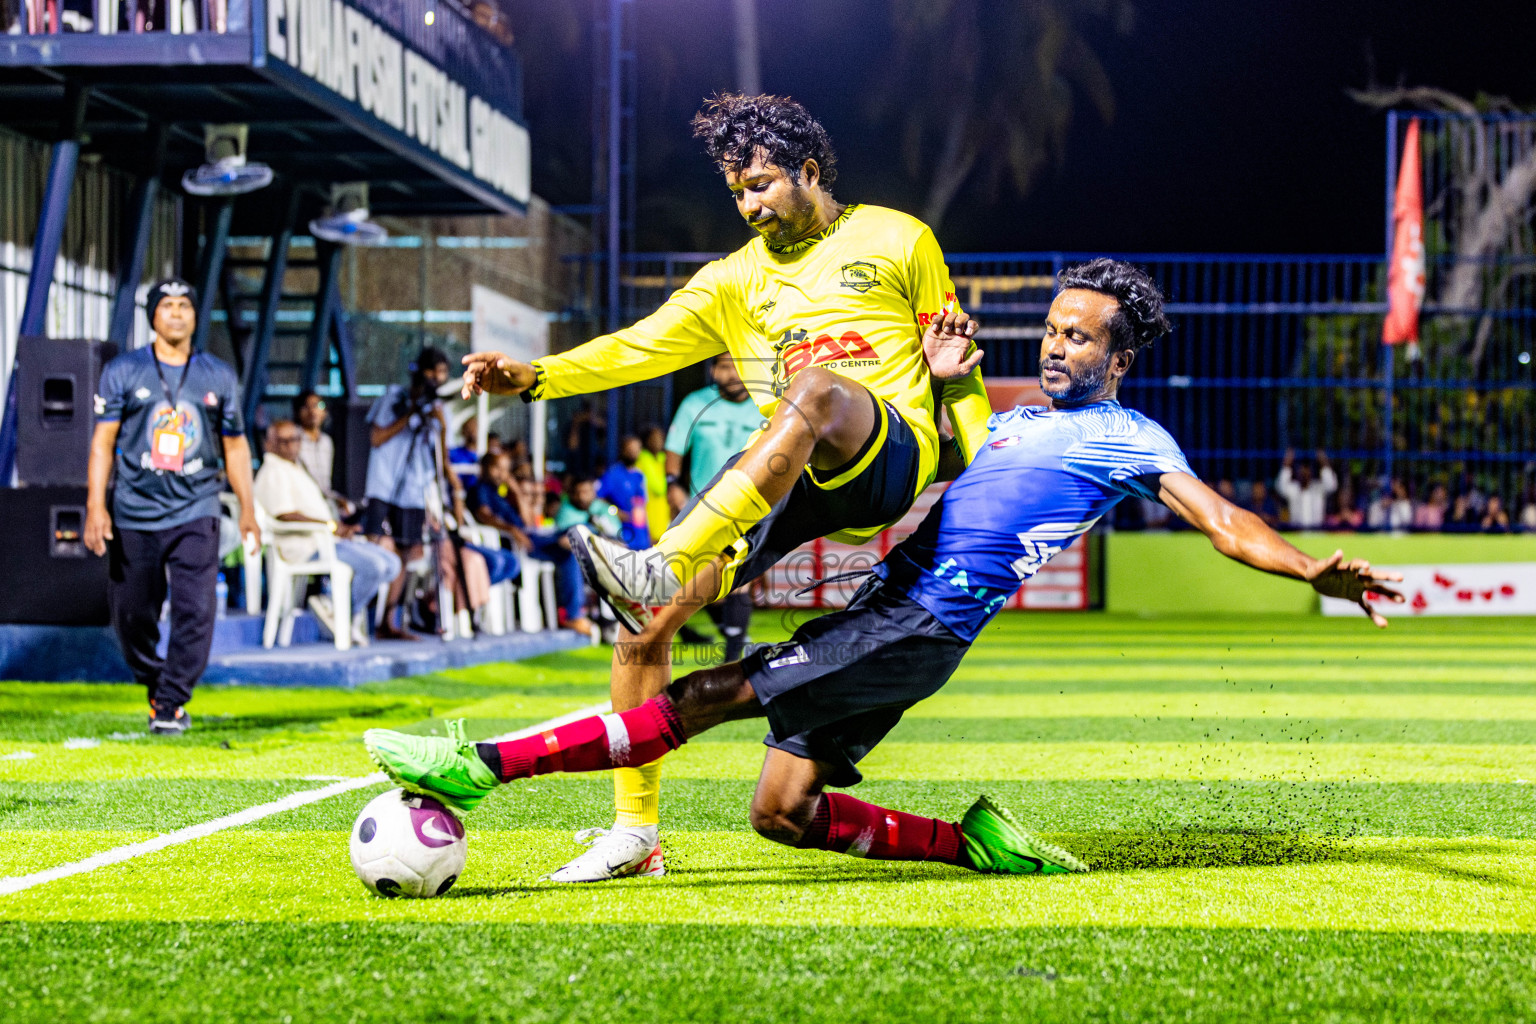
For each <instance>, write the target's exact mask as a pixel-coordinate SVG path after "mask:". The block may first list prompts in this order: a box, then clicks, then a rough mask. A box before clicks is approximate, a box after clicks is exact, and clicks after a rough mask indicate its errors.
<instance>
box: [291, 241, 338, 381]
mask: <svg viewBox="0 0 1536 1024" xmlns="http://www.w3.org/2000/svg"><path fill="white" fill-rule="evenodd" d="M315 245H316V246H318V249H317V251H316V252H315V262H316V263H318V264H319V265H320V288H319V290H318V292H317V293H316V295H315V319H314V321H313V322H312V323H311V324H310V325H309V347H308V348H307V349H305V352H304V376H303V377H302V378H301V379H300V381H299V387H300V388H301V389H303V390H306V391H307V390H311V389H313V388H314V387H315V385H316V384H318V383H319V381H320V367H321V366H322V365H323V364H324V363H325V357H326V355H327V353H328V352H329V351H330V345H331V321H332V320H334V319H335V318H336V317H337V315H338V314H339V312H340V310H339V307H340V305H341V293H340V290H339V289H337V288H336V287H334V282H335V279H336V276H337V273H338V272H339V271H340V269H341V246H339V245H333V244H331V243H330V242H323V241H320V240H319V239H316V240H315Z"/></svg>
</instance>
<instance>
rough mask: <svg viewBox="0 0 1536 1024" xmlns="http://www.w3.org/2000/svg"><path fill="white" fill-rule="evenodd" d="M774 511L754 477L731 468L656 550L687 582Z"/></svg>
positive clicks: (670, 531)
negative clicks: (701, 567) (759, 490)
mask: <svg viewBox="0 0 1536 1024" xmlns="http://www.w3.org/2000/svg"><path fill="white" fill-rule="evenodd" d="M770 511H772V507H771V506H770V505H769V504H768V502H767V501H766V500H764V498H763V496H762V495H761V494H759V493H758V490H757V485H756V484H754V483H753V482H752V478H751V477H749V476H747V474H745V473H743V472H742V471H741V470H739V469H728V470H726V471H725V474H724V475H723V476H721V477H720V481H719V483H717V484H715V486H713V487H711V488H710V489H709V490H707V491H705V492H704V493H703V494H702V495H700V496H699V500H698V503H697V504H695V505H694V506H693V509H692V510H691V511H689V513H688V515H687V516H686V517H684V519H683V520H682V522H680V523H675V524H673V526H672V528H671V529H669V530H668V531H667V532H666V533H664V534H662V535H661V540H659V541H657V542H656V549H657V550H658V551H661V552H663V553H664V554H665V555H666V556H667V564H668V565H670V566H673V567H674V571H676V572H677V576H678V579H679V580H681V581H682V582H683V583H687V582H688V581H689V580H691V579H692V578H693V576H694V574H695V573H696V572H697V571H698V567H700V566H703V565H705V564H707V563H708V562H710V561H711V560H712V559H714V557H715V556H716V555H718V554H720V553H721V552H722V551H724V550H725V549H726V548H728V547H730V546H731V545H732V544H734V543H736V541H737V540H738V539H739V538H740V537H741V535H742V534H743V533H745V532H746V531H747V530H748V529H750V528H751V527H752V526H753V525H755V524H757V523H759V522H761V521H762V520H763V519H764V518H766V517H767V515H768V513H769V512H770Z"/></svg>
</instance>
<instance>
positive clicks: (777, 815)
mask: <svg viewBox="0 0 1536 1024" xmlns="http://www.w3.org/2000/svg"><path fill="white" fill-rule="evenodd" d="M797 810H798V808H795V807H788V806H785V805H783V804H781V803H778V802H777V801H771V800H770V801H764V800H762V799H757V800H753V801H752V830H753V831H754V832H756V833H757V834H758V835H760V836H762V837H763V838H764V839H771V840H772V841H773V842H775V843H782V844H784V845H785V846H798V845H800V839H801V837H802V836H804V835H805V823H804V822H802V821H801V820H800V817H801V816H800V815H799V814H798V813H797Z"/></svg>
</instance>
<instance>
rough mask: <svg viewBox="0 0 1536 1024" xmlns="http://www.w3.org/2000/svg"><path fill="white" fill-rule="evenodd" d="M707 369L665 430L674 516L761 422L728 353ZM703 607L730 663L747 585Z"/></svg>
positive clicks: (740, 640)
mask: <svg viewBox="0 0 1536 1024" xmlns="http://www.w3.org/2000/svg"><path fill="white" fill-rule="evenodd" d="M710 373H711V375H712V376H713V378H714V381H715V382H714V384H712V385H710V386H709V387H706V388H700V389H699V390H697V391H695V392H693V393H692V394H691V395H689V396H688V397H686V398H684V399H683V401H682V403H681V404H680V405H679V406H678V407H677V415H676V416H674V417H673V418H672V427H671V429H670V430H668V431H667V443H666V450H667V504H668V505H669V506H671V509H672V514H673V515H674V516H675V515H677V513H678V512H680V511H681V510H682V507H683V505H684V504H686V503H687V501H688V499H689V498H691V497H693V495H695V494H697V493H698V492H699V490H700V489H702V488H703V487H705V486H706V485H708V483H709V482H710V481H711V480H713V479H714V478H715V474H716V473H718V472H720V469H721V467H722V466H724V465H725V462H726V460H727V459H729V458H730V457H731V456H732V455H735V454H736V453H737V452H739V451H741V450H742V449H743V448H745V447H746V446H747V441H748V439H750V438H751V437H752V435H753V434H754V433H755V432H757V431H758V430H759V429H761V428H762V427H763V426H764V425H765V424H764V423H763V414H762V413H761V412H760V411H759V410H758V408H757V403H756V402H753V401H751V396H750V395H749V394H748V393H747V388H746V385H744V384H742V382H741V375H740V374H738V373H737V372H736V364H735V363H734V362H732V360H731V357H730V356H728V355H721V356H717V357H716V358H715V361H714V366H713V367H712V369H711V371H710ZM685 459H686V462H685V461H684V460H685ZM685 465H686V466H687V472H686V473H685V472H684V469H683V467H684V466H685ZM706 611H708V612H709V617H710V619H711V620H713V621H714V623H715V625H716V626H717V627H719V629H720V632H721V634H722V635H723V636H724V637H725V660H726V661H727V662H731V661H736V660H737V659H738V658H740V657H741V655H742V652H743V651H744V650H745V648H746V645H747V626H748V625H749V624H750V622H751V619H752V594H751V591H750V588H748V587H743V588H741V589H740V590H737V591H734V592H733V593H731V594H728V595H727V596H726V597H725V598H724V599H722V600H720V601H718V602H716V603H715V604H712V605H710V606H709V607H708V608H707V609H706Z"/></svg>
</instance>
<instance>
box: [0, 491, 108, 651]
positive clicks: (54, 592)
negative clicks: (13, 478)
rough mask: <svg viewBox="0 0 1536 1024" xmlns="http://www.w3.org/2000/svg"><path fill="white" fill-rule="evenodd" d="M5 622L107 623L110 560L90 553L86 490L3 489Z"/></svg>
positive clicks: (0, 618) (1, 615) (1, 608)
mask: <svg viewBox="0 0 1536 1024" xmlns="http://www.w3.org/2000/svg"><path fill="white" fill-rule="evenodd" d="M0 523H3V524H5V526H4V528H5V542H4V543H0V622H38V623H49V624H52V625H65V626H104V625H106V624H107V621H108V619H107V559H106V557H105V556H103V557H100V558H98V557H96V556H95V555H93V554H91V553H90V552H89V551H87V550H85V488H84V487H15V488H0Z"/></svg>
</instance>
